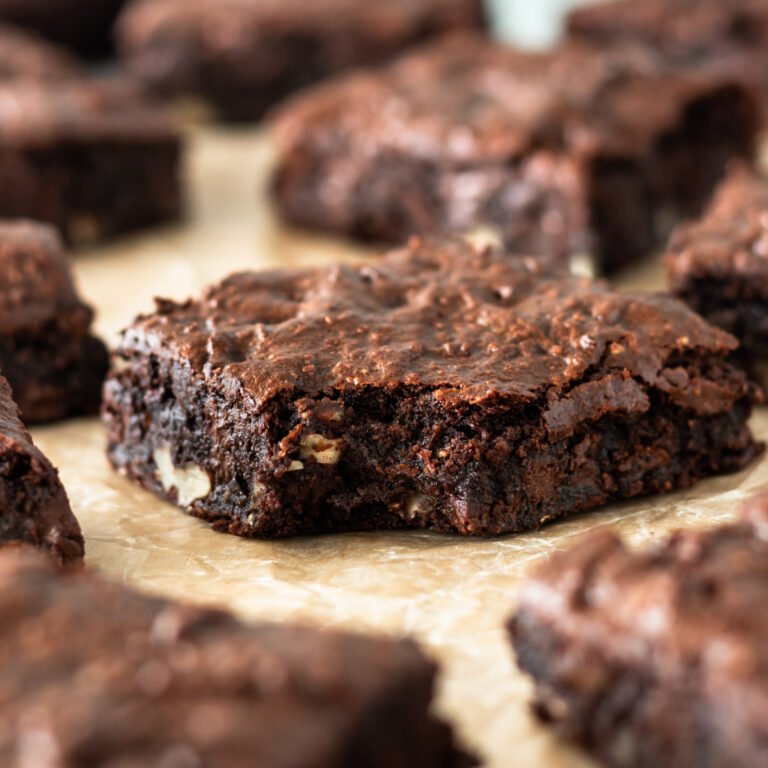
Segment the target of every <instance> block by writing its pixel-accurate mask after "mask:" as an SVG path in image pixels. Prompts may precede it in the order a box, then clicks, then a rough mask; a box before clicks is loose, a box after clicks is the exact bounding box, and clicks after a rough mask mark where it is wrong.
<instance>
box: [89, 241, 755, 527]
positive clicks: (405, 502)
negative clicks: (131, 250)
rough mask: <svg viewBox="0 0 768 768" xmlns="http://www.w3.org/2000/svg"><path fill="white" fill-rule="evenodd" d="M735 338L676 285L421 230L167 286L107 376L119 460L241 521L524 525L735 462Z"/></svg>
mask: <svg viewBox="0 0 768 768" xmlns="http://www.w3.org/2000/svg"><path fill="white" fill-rule="evenodd" d="M734 346H735V342H734V340H733V339H732V338H731V337H730V336H728V335H726V334H724V333H722V332H720V331H717V330H715V329H714V328H712V327H711V326H710V325H708V324H707V323H705V322H704V321H703V320H701V319H700V318H699V317H697V316H696V315H694V314H693V313H692V312H690V311H689V310H687V309H686V308H685V307H684V306H683V305H682V304H681V303H679V302H677V301H675V300H673V299H670V298H665V297H663V296H660V295H639V294H638V295H633V294H628V295H625V294H618V293H614V292H612V291H610V290H608V289H607V288H606V287H604V286H602V285H599V284H597V285H596V284H592V283H589V282H587V281H580V280H577V279H575V278H567V277H566V278H558V277H552V276H549V275H546V274H544V273H542V268H541V266H540V265H539V266H537V264H536V262H535V260H531V259H515V258H511V257H509V256H507V255H505V254H502V253H499V252H495V251H491V250H482V249H478V250H476V249H474V248H473V247H471V246H469V245H468V244H466V243H464V242H463V241H455V242H446V243H438V244H423V243H420V242H418V241H414V242H413V243H412V244H411V245H410V246H409V247H408V248H405V249H404V250H401V251H398V252H395V253H393V254H390V255H389V256H386V257H384V258H383V259H382V260H381V261H380V263H377V264H376V265H375V266H367V265H366V266H358V267H350V266H339V267H333V268H324V269H317V270H298V271H280V272H268V273H262V274H258V273H253V274H248V273H246V274H240V275H236V276H233V277H231V278H229V279H228V280H226V281H224V282H223V283H222V284H220V285H218V286H216V287H214V288H212V289H210V290H209V291H208V292H207V293H206V294H205V295H204V296H203V298H202V299H200V300H198V301H189V302H187V303H185V304H175V303H172V302H168V301H161V302H159V304H158V308H157V312H156V313H155V314H153V315H150V316H147V317H142V318H139V319H138V320H137V321H136V322H135V323H134V325H133V326H131V327H130V328H129V329H128V330H127V331H126V332H125V334H124V336H123V339H122V343H121V345H120V347H119V350H118V356H119V358H120V365H119V370H118V371H117V372H116V373H114V374H113V375H112V376H111V378H110V379H109V380H108V383H107V385H106V388H105V406H104V416H105V420H106V424H107V428H108V434H109V458H110V460H111V461H112V463H113V465H114V466H115V467H116V468H117V469H118V470H120V471H121V472H123V473H125V474H126V475H127V476H128V477H130V478H132V479H134V480H136V481H137V482H139V483H141V484H142V485H144V486H145V487H146V488H148V489H150V490H152V491H154V492H155V493H157V494H159V495H161V496H163V497H165V498H167V499H169V500H172V501H175V502H177V503H178V504H180V505H181V506H182V507H184V508H186V509H187V510H189V511H190V512H191V513H193V514H195V515H197V516H199V517H202V518H204V519H207V520H209V521H210V522H211V523H212V525H213V526H214V527H215V528H216V529H217V530H222V531H229V532H230V533H236V534H241V535H246V536H260V537H277V536H289V535H296V534H304V533H319V532H331V531H344V530H368V529H380V528H407V527H412V528H431V529H435V530H438V531H446V532H447V531H450V532H457V533H461V534H466V535H494V534H502V533H510V532H514V531H522V530H527V529H530V528H535V527H537V526H538V525H540V524H542V523H544V522H547V521H549V520H554V519H557V518H560V517H564V516H566V515H571V514H574V513H576V512H580V511H584V510H587V509H590V508H592V507H595V506H598V505H600V504H602V503H605V502H608V501H610V500H614V499H620V498H628V497H632V496H637V495H640V494H647V493H656V492H661V491H667V490H670V489H672V488H678V487H686V486H688V485H691V484H692V483H694V482H695V481H696V480H698V479H700V478H702V477H705V476H708V475H711V474H715V473H719V472H726V471H731V470H735V469H738V468H740V467H742V466H744V464H745V463H747V462H748V461H749V460H750V459H751V458H752V457H753V456H755V454H756V453H757V451H758V448H757V447H756V445H755V443H754V442H753V439H752V436H751V434H750V432H749V429H748V428H747V419H748V417H749V414H750V411H751V408H752V403H753V402H754V399H755V392H754V390H753V389H752V388H751V386H750V385H749V384H748V383H747V381H746V378H745V375H744V374H743V372H741V371H740V370H738V369H736V368H734V367H732V366H731V365H729V364H728V363H727V362H726V360H725V358H726V356H727V355H728V354H729V353H730V352H731V351H732V350H733V348H734Z"/></svg>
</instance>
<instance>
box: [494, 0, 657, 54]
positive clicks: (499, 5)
mask: <svg viewBox="0 0 768 768" xmlns="http://www.w3.org/2000/svg"><path fill="white" fill-rule="evenodd" d="M487 2H488V4H489V8H490V12H491V18H492V19H493V22H494V26H495V29H496V31H497V34H498V35H499V36H500V37H501V38H502V39H503V40H506V41H507V42H509V43H513V44H514V45H518V46H521V47H524V48H545V47H547V46H549V45H552V43H554V42H556V41H557V39H558V38H559V37H560V35H561V33H562V29H563V19H564V17H565V14H566V13H567V12H568V11H569V10H570V9H571V8H573V7H575V6H577V5H585V4H586V2H585V0H487ZM638 2H643V0H638Z"/></svg>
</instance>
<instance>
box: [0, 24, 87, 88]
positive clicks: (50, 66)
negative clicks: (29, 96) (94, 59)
mask: <svg viewBox="0 0 768 768" xmlns="http://www.w3.org/2000/svg"><path fill="white" fill-rule="evenodd" d="M0 51H2V56H0V80H6V79H11V78H29V79H35V80H62V79H64V78H68V77H76V76H78V75H79V74H80V67H79V66H78V64H77V61H76V60H75V59H74V58H73V57H72V56H71V55H70V54H69V53H67V52H66V51H65V50H63V49H60V48H58V47H56V46H55V45H52V44H50V43H48V42H46V41H45V40H42V39H40V38H37V37H34V36H33V35H29V34H27V33H26V32H22V31H20V30H17V29H15V28H14V27H10V26H6V25H5V24H0Z"/></svg>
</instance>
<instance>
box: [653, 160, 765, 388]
mask: <svg viewBox="0 0 768 768" xmlns="http://www.w3.org/2000/svg"><path fill="white" fill-rule="evenodd" d="M665 262H666V267H667V274H668V278H669V284H670V289H671V290H672V292H673V293H675V294H676V295H677V296H679V297H680V298H681V299H683V301H685V302H686V303H688V304H689V305H690V306H691V307H693V309H695V310H696V311H697V312H699V313H700V314H702V315H703V316H704V317H706V318H707V319H708V320H709V321H710V322H711V323H713V324H714V325H717V326H719V327H720V328H723V329H725V330H726V331H728V332H729V333H732V334H733V335H734V336H736V338H737V339H739V341H740V342H741V348H740V349H739V351H738V353H737V355H738V357H739V359H740V360H742V361H743V363H744V364H745V365H746V366H747V368H748V369H749V370H750V372H752V373H753V374H757V375H759V374H760V369H761V368H764V367H765V366H764V364H765V363H766V362H768V179H766V178H765V177H763V176H761V175H759V173H757V172H756V171H754V170H752V169H750V168H747V167H744V166H737V167H734V168H732V169H731V171H730V173H729V175H728V176H727V178H726V179H725V181H723V183H722V185H721V186H720V187H719V189H718V191H717V194H716V195H715V198H714V200H713V202H712V203H711V205H710V207H709V209H708V210H707V212H706V213H705V215H704V216H703V217H702V218H701V219H700V220H699V221H696V222H693V223H689V224H686V225H684V226H682V227H680V228H679V229H678V230H677V231H676V232H675V233H674V234H673V236H672V238H671V240H670V243H669V246H668V249H667V254H666V258H665Z"/></svg>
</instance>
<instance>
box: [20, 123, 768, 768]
mask: <svg viewBox="0 0 768 768" xmlns="http://www.w3.org/2000/svg"><path fill="white" fill-rule="evenodd" d="M270 164H271V153H270V146H269V142H268V140H267V139H266V137H264V136H263V135H261V134H259V133H258V132H255V131H254V132H236V133H229V132H223V131H218V130H214V129H211V128H198V129H194V130H193V131H191V152H190V158H189V163H188V166H189V167H188V177H189V179H188V181H189V188H190V201H189V208H190V214H189V220H188V222H187V223H186V224H184V225H183V226H181V227H177V228H173V229H168V230H164V231H157V232H153V233H152V234H150V235H147V236H142V237H140V238H137V239H133V240H131V241H127V242H122V243H120V244H119V245H116V246H110V247H108V248H102V249H99V250H96V251H93V252H90V253H86V254H81V255H78V257H77V259H76V263H75V269H76V272H77V277H78V280H79V283H80V287H81V290H82V292H83V294H84V295H85V296H86V298H87V299H88V300H89V301H90V302H92V303H93V304H94V306H95V307H96V308H97V311H98V313H99V318H98V329H99V331H100V332H101V333H102V334H104V336H105V337H106V338H107V339H108V340H109V342H110V343H113V342H114V341H115V339H116V335H117V331H118V330H119V329H120V328H121V327H123V326H125V325H126V324H128V323H129V322H130V321H131V319H132V318H133V316H134V315H135V314H137V313H138V312H140V311H146V310H150V309H151V308H152V303H151V299H152V297H153V296H155V295H162V296H168V297H172V298H178V299H182V298H185V297H187V296H189V295H194V294H197V293H198V292H199V291H200V289H201V288H202V287H203V286H205V285H206V284H208V283H210V282H213V281H214V280H217V279H219V278H221V277H223V276H225V275H226V274H228V273H229V272H231V271H233V270H238V269H245V268H263V267H268V266H274V265H277V264H309V263H320V262H323V261H328V260H331V259H340V258H351V257H358V258H359V257H360V256H361V255H365V252H364V251H361V250H359V249H355V248H354V247H352V246H349V245H345V244H343V243H338V242H334V241H331V240H321V239H318V238H315V237H310V236H307V235H302V234H298V233H295V232H288V231H286V230H285V229H284V228H281V226H280V225H279V224H278V223H277V222H276V220H275V218H274V216H272V214H271V213H270V209H269V205H268V202H267V199H268V198H267V180H268V175H269V167H270ZM626 282H628V283H630V284H632V285H639V286H642V287H654V286H661V285H662V280H661V276H660V271H659V270H658V267H650V268H645V269H644V270H642V271H641V272H639V273H637V274H635V275H633V276H631V277H630V278H629V279H627V280H626ZM754 429H755V431H756V432H757V434H758V435H759V436H761V437H763V438H768V413H758V414H757V416H756V417H755V419H754ZM34 437H35V439H36V441H37V442H38V444H39V445H40V447H41V448H42V449H43V450H44V451H45V452H46V453H47V454H48V455H49V456H50V457H51V459H52V460H53V461H54V462H55V463H56V464H57V465H58V466H59V467H60V469H61V474H62V477H63V479H64V482H65V484H66V486H67V489H68V491H69V494H70V497H71V499H72V503H73V506H74V508H75V512H76V514H77V515H78V517H79V518H80V521H81V523H82V525H83V528H84V532H85V536H86V540H87V558H88V562H89V563H90V565H91V566H92V567H95V568H98V569H100V570H101V571H103V572H104V573H105V574H107V575H108V576H110V577H113V578H115V579H120V580H123V581H125V582H127V583H129V584H132V585H135V586H137V587H141V588H144V589H147V590H151V591H153V592H158V593H162V594H165V595H170V596H174V597H179V598H184V599H187V600H194V601H201V602H206V603H213V604H216V605H221V606H227V607H229V608H231V609H233V610H235V611H236V612H238V613H239V614H241V615H242V616H244V617H250V618H256V619H271V620H277V621H284V620H291V621H294V620H295V621H300V622H304V623H312V624H317V625H321V626H329V627H330V626H332V627H344V628H348V629H353V630H363V631H374V632H383V633H391V634H396V635H401V634H408V635H411V636H414V637H416V638H417V639H419V640H420V641H422V642H423V643H424V644H425V646H426V647H427V648H428V650H429V651H430V652H431V653H432V654H434V656H435V657H436V658H437V659H439V660H440V662H442V664H443V673H442V676H441V678H440V691H439V696H438V702H437V708H438V709H439V711H440V712H441V713H443V714H444V715H446V716H448V717H450V718H451V719H452V720H453V721H454V722H455V723H456V724H457V726H458V728H459V732H460V734H461V736H462V737H463V738H464V740H465V741H466V742H467V743H468V744H469V745H470V746H471V747H472V748H474V749H475V750H477V751H478V752H479V753H480V755H481V756H482V757H483V758H484V759H485V760H486V762H485V765H487V766H489V768H509V767H510V766H514V767H515V768H540V767H541V766H547V767H552V768H560V767H562V768H577V767H579V766H588V765H590V763H589V761H587V760H586V759H585V758H584V757H583V756H581V755H579V754H578V753H576V752H574V751H572V750H570V749H568V748H567V747H564V746H563V745H561V744H559V743H558V742H557V741H556V740H555V739H554V738H553V737H552V736H551V735H550V734H549V733H548V732H547V731H546V730H545V729H544V728H542V727H540V726H539V725H537V724H536V723H535V722H534V720H533V719H532V718H531V716H530V714H529V711H528V701H529V696H530V688H529V684H528V682H527V681H526V680H525V679H524V678H523V676H522V675H520V674H519V673H518V672H517V671H516V669H515V666H514V663H513V659H512V656H511V653H510V650H509V646H508V644H507V642H506V637H505V634H504V630H503V624H504V622H505V620H506V619H507V617H508V616H509V614H510V613H511V611H512V610H513V607H514V603H515V596H516V590H517V587H518V585H519V583H520V580H521V579H522V578H523V577H524V576H525V574H526V572H527V570H528V569H529V568H530V567H531V566H532V565H534V564H535V563H536V562H537V561H538V560H540V559H541V558H542V557H543V556H545V555H547V554H548V553H549V552H551V551H552V550H554V549H558V548H561V547H565V546H567V545H568V544H569V543H570V542H571V541H572V540H573V538H574V537H576V536H578V535H580V534H582V533H584V532H586V531H588V530H590V529H594V528H598V527H602V526H615V527H617V528H619V529H620V530H621V531H622V532H623V533H624V534H625V535H626V536H628V537H629V539H630V540H631V541H633V542H636V543H641V542H647V541H651V540H653V539H655V538H657V537H659V536H661V535H662V534H663V533H664V532H665V531H668V530H669V529H671V528H674V527H679V526H701V525H706V524H710V523H714V522H716V521H723V520H727V519H729V518H731V517H732V516H733V513H734V510H735V507H736V506H737V504H738V503H739V501H740V500H741V499H742V498H744V497H746V496H748V495H749V494H750V493H752V492H753V491H755V490H756V489H758V488H761V487H763V486H768V461H762V462H759V463H757V464H755V465H753V466H752V467H751V468H750V469H748V470H747V471H744V472H742V473H741V474H739V475H735V476H731V477H727V478H724V479H722V478H721V479H716V480H711V481H707V482H704V483H702V484H700V485H699V486H697V487H696V488H695V489H693V490H691V491H688V492H684V493H677V494H673V495H669V496H665V497H655V498H650V499H644V500H640V501H637V502H633V503H629V504H623V505H620V506H612V507H609V508H606V509H603V510H602V511H600V512H597V513H594V514H590V515H587V516H583V517H580V518H578V519H574V520H571V521H568V522H565V523H562V524H558V525H555V526H552V527H549V528H547V529H546V530H544V531H542V532H540V533H536V534H530V535H523V536H515V537H511V538H506V539H502V540H494V541H466V540H460V539H457V538H452V537H444V536H436V535H431V534H425V533H418V532H417V533H411V532H408V533H387V534H366V535H345V536H336V537H324V538H316V539H304V540H299V541H285V542H277V543H264V542H258V541H245V540H240V539H237V538H235V537H231V536H225V535H221V534H216V533H214V532H212V531H211V530H210V529H209V528H208V527H207V526H206V525H204V524H203V523H201V522H199V521H196V520H193V519H191V518H189V517H187V516H185V515H184V514H183V513H182V512H181V511H179V510H177V509H176V508H174V507H172V506H170V505H167V504H165V503H162V502H160V501H159V500H157V499H155V498H154V497H153V496H151V495H149V494H147V493H145V492H143V491H141V490H140V489H138V488H137V487H134V486H133V485H131V484H130V483H128V482H127V481H125V480H123V479H121V478H120V477H118V476H116V475H115V474H114V473H112V472H111V471H110V469H109V468H108V466H107V463H106V461H105V458H104V450H103V444H104V434H103V430H102V428H101V425H100V424H99V422H98V420H96V419H94V420H85V421H75V422H70V423H66V424H63V425H60V426H55V427H49V428H45V429H38V430H36V431H35V432H34Z"/></svg>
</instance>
